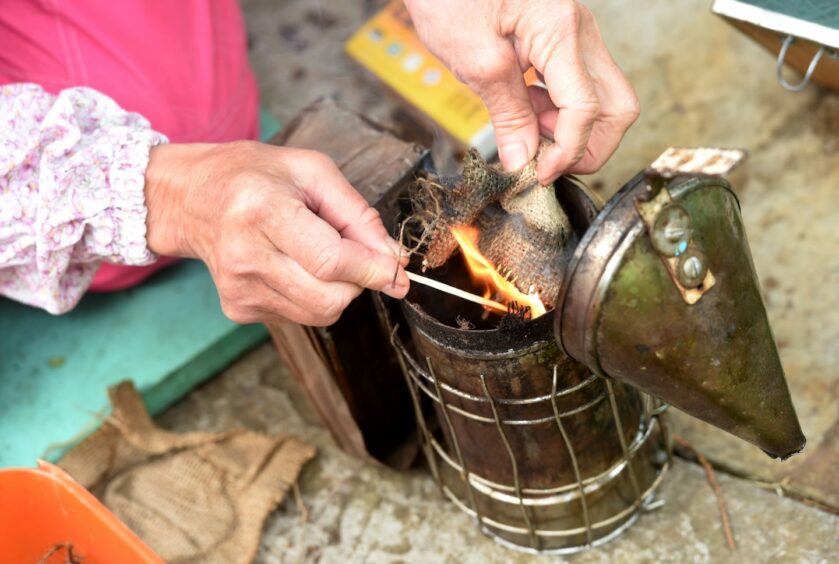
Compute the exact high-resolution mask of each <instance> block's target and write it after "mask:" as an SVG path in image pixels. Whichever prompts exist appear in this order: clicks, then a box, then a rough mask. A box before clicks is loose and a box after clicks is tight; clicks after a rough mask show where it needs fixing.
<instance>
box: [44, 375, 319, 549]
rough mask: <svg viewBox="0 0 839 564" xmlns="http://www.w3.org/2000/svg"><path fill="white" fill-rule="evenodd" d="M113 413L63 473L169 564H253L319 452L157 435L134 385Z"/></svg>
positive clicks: (239, 437)
mask: <svg viewBox="0 0 839 564" xmlns="http://www.w3.org/2000/svg"><path fill="white" fill-rule="evenodd" d="M108 393H109V395H110V398H111V404H112V405H113V413H112V415H111V416H110V417H109V418H108V420H107V421H105V423H104V424H103V425H102V427H101V428H100V429H99V430H98V431H96V432H95V433H94V434H92V435H91V436H90V437H88V438H87V439H85V440H84V441H83V442H82V443H80V444H79V445H78V446H76V447H75V448H74V449H73V450H71V451H70V452H69V453H67V455H66V456H64V458H63V459H62V460H61V462H60V463H59V465H60V466H61V467H62V468H64V469H65V470H66V471H67V472H68V473H69V474H70V475H71V476H73V478H75V479H76V480H77V481H79V482H80V483H81V484H82V485H83V486H85V487H86V488H88V489H89V490H91V491H92V492H93V493H94V494H95V495H96V496H97V497H98V498H99V499H100V500H102V501H103V502H104V504H105V505H106V506H108V507H109V508H110V509H111V510H112V511H113V512H114V513H115V514H116V515H117V516H118V517H119V518H120V519H121V520H122V521H123V522H124V523H125V524H126V525H128V527H130V528H131V529H132V530H133V531H134V532H135V533H137V535H138V536H139V537H140V538H142V539H143V540H144V541H145V542H146V543H148V545H149V546H150V547H151V548H152V549H153V550H155V551H156V552H157V554H158V555H160V557H161V558H163V559H164V560H166V561H167V562H170V563H185V562H202V563H214V562H218V563H225V564H227V563H237V562H250V561H251V560H253V558H254V557H255V556H256V552H257V548H258V547H259V539H260V536H261V533H262V525H263V522H264V521H265V519H266V517H267V516H268V515H269V514H270V513H271V512H272V511H273V510H274V509H275V508H276V506H277V505H278V504H279V503H280V502H281V501H282V499H283V498H284V497H285V494H286V492H287V491H288V489H289V487H291V486H292V485H293V484H294V482H295V481H296V480H297V477H298V475H299V473H300V470H301V469H302V467H303V464H305V463H306V461H308V460H309V459H311V458H312V457H313V456H314V455H315V448H314V447H313V446H311V445H308V444H305V443H302V442H300V441H297V440H295V439H293V438H289V437H284V436H281V435H274V436H268V435H263V434H260V433H255V432H251V431H244V430H237V431H229V432H223V433H187V434H178V433H172V432H169V431H165V430H163V429H159V428H157V427H156V426H155V425H154V422H153V421H152V419H151V418H150V417H149V415H148V413H147V412H146V409H145V406H144V404H143V400H142V398H141V397H140V396H139V394H138V393H137V391H136V390H135V389H134V386H133V385H132V384H131V382H122V383H121V384H118V385H117V386H115V387H113V388H111V389H110V390H108Z"/></svg>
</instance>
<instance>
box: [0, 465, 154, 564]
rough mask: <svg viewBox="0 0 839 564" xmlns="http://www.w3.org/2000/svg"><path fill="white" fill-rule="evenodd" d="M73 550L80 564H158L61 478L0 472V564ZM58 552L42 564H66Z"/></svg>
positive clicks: (50, 468) (52, 469)
mask: <svg viewBox="0 0 839 564" xmlns="http://www.w3.org/2000/svg"><path fill="white" fill-rule="evenodd" d="M68 543H69V544H72V546H73V554H74V555H76V556H78V557H80V559H82V561H83V562H84V564H97V563H106V562H107V563H110V562H119V563H120V564H134V563H151V562H153V563H156V564H157V563H161V562H163V561H162V560H161V559H160V558H159V557H158V556H157V555H156V554H155V553H154V552H152V550H151V549H150V548H149V547H148V546H147V545H146V544H145V543H144V542H143V541H141V540H140V539H139V538H138V537H137V536H136V535H135V534H134V533H132V532H131V531H130V530H129V529H128V527H126V526H125V525H124V524H123V523H122V522H121V521H120V520H119V519H117V518H116V516H115V515H114V514H113V513H111V512H110V511H108V509H107V508H106V507H105V506H104V505H102V504H101V503H100V502H99V500H97V499H96V498H95V497H94V496H93V494H91V493H90V492H89V491H87V490H86V489H84V488H83V487H82V486H81V485H80V484H79V483H78V482H76V481H74V480H73V479H72V478H71V477H70V476H69V475H68V474H67V473H66V472H64V471H63V470H61V469H60V468H58V467H57V466H54V465H52V464H49V463H47V462H43V461H39V462H38V468H10V469H4V470H0V562H3V563H6V562H39V561H40V560H41V559H42V558H43V557H44V555H46V554H47V553H48V552H49V551H50V549H52V548H53V547H55V546H56V545H58V544H68ZM66 561H67V552H66V551H65V550H61V551H57V552H56V553H55V554H54V555H53V556H52V557H51V558H49V559H48V560H46V562H56V563H57V562H66Z"/></svg>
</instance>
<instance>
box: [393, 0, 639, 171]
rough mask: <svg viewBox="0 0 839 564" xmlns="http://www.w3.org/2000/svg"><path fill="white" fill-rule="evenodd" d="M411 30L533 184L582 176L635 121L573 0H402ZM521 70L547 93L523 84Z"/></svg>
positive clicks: (632, 106) (510, 163)
mask: <svg viewBox="0 0 839 564" xmlns="http://www.w3.org/2000/svg"><path fill="white" fill-rule="evenodd" d="M406 5H407V7H408V10H409V12H410V13H411V19H412V20H413V22H414V26H415V27H416V30H417V33H418V34H419V37H420V38H421V39H422V40H423V42H424V43H425V44H426V46H428V48H429V49H430V50H431V51H432V52H434V54H435V55H437V56H438V57H439V58H440V59H441V60H442V61H443V62H444V63H445V64H446V65H447V66H448V67H449V68H450V69H451V70H452V72H453V73H454V74H455V76H457V77H458V79H460V80H461V81H462V82H464V83H466V84H467V85H468V86H469V87H471V88H472V89H473V90H474V91H475V92H476V93H477V94H478V95H479V96H480V97H481V98H482V99H483V101H484V103H485V104H486V106H487V109H488V110H489V113H490V114H491V116H492V121H493V125H494V127H495V135H496V140H497V142H498V152H499V155H500V157H501V163H502V164H503V166H504V168H506V169H508V170H517V169H519V168H521V167H522V166H524V165H525V164H526V163H527V162H528V161H530V160H531V159H532V158H533V157H534V156H535V155H536V151H537V149H538V146H539V134H540V132H541V134H542V135H544V136H545V137H548V138H550V139H553V140H554V141H555V142H554V143H553V145H551V146H549V147H547V148H546V149H545V150H544V151H543V152H542V153H541V154H540V156H539V162H538V164H537V174H538V176H539V180H540V181H541V182H543V183H548V182H550V181H553V180H555V179H556V178H557V177H558V176H559V175H560V174H562V173H564V172H569V173H579V174H588V173H591V172H594V171H596V170H598V169H599V168H600V167H601V166H602V165H603V164H604V163H605V162H606V161H607V160H608V159H609V157H610V156H611V155H612V153H614V152H615V150H616V149H617V147H618V145H619V144H620V140H621V138H622V137H623V134H624V133H625V132H626V130H627V129H628V128H629V126H630V125H632V124H633V123H634V122H635V120H636V119H637V118H638V114H639V112H640V106H639V104H638V98H637V96H636V95H635V91H634V90H633V89H632V86H631V85H630V84H629V81H628V80H627V79H626V77H625V76H624V75H623V73H622V72H621V70H620V69H619V68H618V66H617V65H616V64H615V62H614V60H613V59H612V57H611V56H610V55H609V52H608V50H607V49H606V45H605V44H604V43H603V39H602V38H601V37H600V31H599V29H598V27H597V22H596V21H595V19H594V16H593V15H592V14H591V12H590V11H589V10H588V9H587V8H586V7H585V6H583V5H581V4H580V3H578V2H576V1H574V0H406ZM531 66H533V67H535V69H536V70H537V71H538V72H539V73H540V74H541V75H542V76H543V77H544V82H545V84H546V85H547V91H545V90H543V89H540V88H537V87H530V88H527V86H526V85H525V83H524V79H523V77H522V73H523V72H524V71H526V70H527V69H528V68H530V67H531Z"/></svg>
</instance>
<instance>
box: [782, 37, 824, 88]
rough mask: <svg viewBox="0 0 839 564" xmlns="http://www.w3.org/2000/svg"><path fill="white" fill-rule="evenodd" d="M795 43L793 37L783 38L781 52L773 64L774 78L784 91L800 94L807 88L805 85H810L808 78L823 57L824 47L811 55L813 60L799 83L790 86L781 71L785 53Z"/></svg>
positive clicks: (785, 56)
mask: <svg viewBox="0 0 839 564" xmlns="http://www.w3.org/2000/svg"><path fill="white" fill-rule="evenodd" d="M794 41H795V37H793V36H792V35H787V36H786V37H785V38H784V42H783V44H782V45H781V50H780V52H779V53H778V60H777V61H776V62H775V76H776V77H777V78H778V83H779V84H780V85H781V86H783V87H784V88H785V89H787V90H789V91H790V92H801V91H802V90H804V89H805V88H806V87H807V84H809V83H810V78H811V77H812V76H813V73H814V72H815V70H816V66H818V64H819V61H820V60H821V58H822V55H824V52H825V46H824V45H822V46H821V47H820V48H819V50H818V51H816V54H815V55H813V59H812V60H811V61H810V65H809V66H808V67H807V71H806V72H805V73H804V78H802V79H801V82H799V83H798V84H790V83H789V82H787V80H786V79H785V78H784V74H783V70H784V60H785V59H786V58H787V51H789V48H790V46H791V45H792V44H793V42H794Z"/></svg>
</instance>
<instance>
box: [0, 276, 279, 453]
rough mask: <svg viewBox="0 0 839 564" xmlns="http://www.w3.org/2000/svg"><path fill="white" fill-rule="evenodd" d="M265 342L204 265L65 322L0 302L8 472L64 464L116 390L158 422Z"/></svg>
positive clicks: (87, 304)
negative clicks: (136, 398)
mask: <svg viewBox="0 0 839 564" xmlns="http://www.w3.org/2000/svg"><path fill="white" fill-rule="evenodd" d="M265 337H266V331H265V328H264V327H262V326H261V325H252V326H239V325H236V324H235V323H233V322H231V321H229V320H228V319H227V318H225V317H224V315H223V314H222V312H221V309H220V307H219V303H218V296H217V294H216V290H215V287H214V286H213V283H212V279H211V278H210V275H209V273H208V272H207V269H206V267H205V266H204V265H203V264H202V263H200V262H197V261H188V262H185V263H183V264H179V265H176V266H174V267H172V268H170V269H169V270H167V271H164V272H161V273H159V274H157V275H156V276H154V277H153V278H151V279H150V280H149V281H148V282H146V283H145V284H143V285H142V286H139V287H137V288H134V289H131V290H127V291H124V292H118V293H114V294H93V295H87V296H85V297H84V298H83V299H82V302H81V303H80V304H79V306H78V307H77V308H76V309H75V310H73V311H72V312H70V313H68V314H65V315H61V316H52V315H50V314H48V313H46V312H44V311H42V310H38V309H35V308H31V307H27V306H25V305H21V304H18V303H15V302H12V301H10V300H5V299H2V300H0V467H5V466H31V465H33V464H34V463H35V461H36V459H37V458H38V457H45V458H47V459H50V460H56V459H57V458H59V457H60V456H61V454H63V452H64V451H65V450H66V449H67V448H68V447H69V446H72V445H73V444H74V443H75V442H77V441H78V440H80V439H81V438H83V437H84V436H86V435H87V434H88V433H90V432H91V431H92V430H94V429H95V428H96V427H97V426H98V424H99V423H100V422H101V420H102V419H103V417H104V416H106V415H107V413H108V399H107V394H106V390H107V388H108V386H110V385H112V384H115V383H116V382H119V381H121V380H125V379H131V380H133V381H134V382H135V385H136V386H137V387H138V389H140V390H141V392H142V393H143V395H144V398H145V399H146V403H147V404H148V407H149V409H150V410H151V412H152V413H158V412H160V411H161V410H163V409H164V408H165V407H167V406H168V405H170V404H172V403H173V402H175V401H177V400H178V399H179V398H181V397H182V396H183V395H184V394H186V393H187V392H188V391H189V390H190V389H192V388H193V387H194V386H195V385H197V384H198V383H200V382H201V381H203V380H205V379H206V378H208V377H210V376H211V375H213V374H215V373H216V372H218V371H219V370H220V369H222V368H224V367H225V366H226V365H227V364H229V363H230V361H232V360H233V359H235V358H236V357H237V356H239V355H241V354H242V353H243V352H245V351H246V350H248V349H249V348H251V347H253V346H254V345H255V344H257V343H259V342H261V341H262V340H264V339H265Z"/></svg>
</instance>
